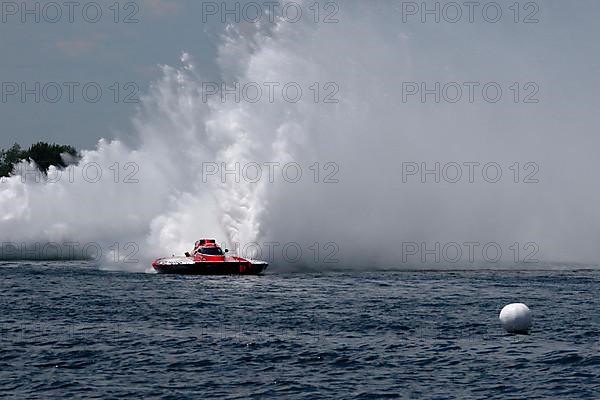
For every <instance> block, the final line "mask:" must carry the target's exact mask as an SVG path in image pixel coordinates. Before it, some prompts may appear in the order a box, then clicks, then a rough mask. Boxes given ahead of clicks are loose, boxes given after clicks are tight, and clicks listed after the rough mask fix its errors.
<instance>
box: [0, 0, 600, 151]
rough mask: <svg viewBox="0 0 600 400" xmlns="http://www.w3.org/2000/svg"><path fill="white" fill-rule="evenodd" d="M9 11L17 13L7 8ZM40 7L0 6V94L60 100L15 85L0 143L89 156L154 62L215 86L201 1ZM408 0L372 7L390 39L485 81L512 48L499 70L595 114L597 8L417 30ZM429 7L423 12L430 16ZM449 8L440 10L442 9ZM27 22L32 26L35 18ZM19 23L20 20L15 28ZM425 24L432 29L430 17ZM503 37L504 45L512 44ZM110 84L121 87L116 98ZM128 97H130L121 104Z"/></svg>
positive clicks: (154, 69)
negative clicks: (519, 74) (527, 71)
mask: <svg viewBox="0 0 600 400" xmlns="http://www.w3.org/2000/svg"><path fill="white" fill-rule="evenodd" d="M8 3H10V5H12V6H13V7H16V11H15V10H14V9H13V8H10V7H9V4H8ZM48 3H51V2H45V1H42V2H35V1H26V2H15V3H11V2H3V4H4V5H3V10H2V22H1V23H0V37H1V38H2V39H1V40H0V52H1V54H2V58H1V61H0V76H2V82H3V84H5V85H10V87H8V88H7V87H3V89H4V90H3V93H4V92H5V91H9V90H10V89H11V88H12V85H13V84H15V83H16V84H17V85H19V87H20V86H21V85H22V84H25V85H26V87H30V88H35V84H36V83H39V84H40V89H39V90H38V92H42V89H43V87H44V86H45V85H47V84H49V83H58V84H59V85H60V86H61V87H62V88H63V89H64V92H63V95H62V97H61V99H60V100H59V101H57V102H56V103H50V102H48V101H45V100H44V97H45V96H42V99H41V101H40V103H36V102H35V98H34V96H33V95H29V96H26V99H25V101H23V100H22V99H21V98H20V91H21V88H19V93H17V94H16V95H7V97H6V98H3V99H2V100H3V101H2V103H0V120H1V121H2V126H1V128H0V129H1V134H0V147H6V146H10V145H11V144H12V143H14V142H19V143H21V144H23V145H28V144H30V143H32V142H35V141H38V140H44V141H56V142H60V143H65V144H72V145H75V146H77V147H78V148H91V147H93V146H95V144H96V142H97V141H98V140H99V139H100V138H115V137H120V138H121V139H126V138H128V137H129V136H130V133H131V125H130V121H131V117H132V115H133V114H134V113H135V109H136V106H137V102H136V99H137V98H138V97H139V96H137V94H143V93H145V92H147V91H148V86H149V84H150V82H151V81H153V80H156V79H157V78H158V77H159V75H160V72H159V69H158V66H159V65H161V64H175V63H177V60H178V59H179V57H180V55H181V53H182V52H183V51H186V52H189V53H190V54H193V55H195V60H196V62H197V63H198V68H199V69H200V70H201V71H202V73H203V74H204V76H205V77H206V79H208V80H211V81H212V80H218V79H219V78H220V76H219V71H218V69H217V67H216V66H215V62H216V48H217V45H218V40H219V36H220V35H221V34H222V32H223V30H224V29H225V26H226V24H223V23H222V22H221V19H222V18H221V17H220V16H214V15H208V12H207V11H206V9H205V13H204V14H206V15H204V17H203V7H206V5H204V6H203V3H202V2H197V1H189V0H183V1H181V0H179V1H174V0H143V1H142V0H138V1H135V2H125V1H122V2H119V3H118V5H119V13H118V15H117V14H116V13H115V9H114V5H113V3H114V2H113V1H112V0H110V1H99V2H82V3H81V5H80V6H78V7H74V8H73V17H72V21H71V20H70V18H69V10H70V9H69V8H68V7H67V6H64V5H61V7H60V12H61V13H62V16H61V17H60V18H57V21H56V22H53V20H54V19H55V18H56V15H57V14H56V11H55V8H52V7H50V8H44V7H45V6H46V5H47V4H48ZM89 3H92V4H93V5H95V7H89V8H87V9H86V13H84V11H83V10H84V6H85V5H86V4H89ZM204 3H210V2H204ZM219 3H220V2H217V3H213V4H219ZM225 3H226V4H228V6H227V7H231V8H233V9H235V8H234V7H235V4H236V3H239V7H240V10H241V9H242V8H243V7H244V6H245V5H246V4H247V3H251V2H248V1H243V2H233V1H229V2H225ZM409 3H413V2H403V1H374V2H372V4H373V5H372V7H373V8H377V7H379V8H385V9H388V10H390V12H391V13H392V14H393V15H394V16H395V18H396V19H397V24H396V25H394V26H391V27H390V28H389V29H388V30H389V32H388V34H389V37H390V39H394V38H395V37H397V36H398V35H411V40H412V39H414V41H413V43H412V46H414V47H415V51H418V48H423V49H427V51H431V52H436V53H444V54H445V55H446V57H447V59H448V60H451V61H453V62H454V61H455V60H462V62H460V64H462V66H463V67H464V70H465V71H469V73H474V74H478V75H479V74H481V75H484V74H485V71H484V70H482V69H481V68H480V67H481V66H482V64H481V61H479V60H481V59H482V58H487V59H489V60H490V61H492V62H494V64H495V65H496V66H499V65H502V64H503V63H506V62H508V61H511V60H514V59H515V58H514V57H503V56H502V55H503V54H504V52H505V51H506V52H511V53H512V54H513V55H515V56H518V57H519V58H520V60H521V61H522V62H521V65H518V64H515V63H512V64H510V65H509V64H506V65H505V68H506V70H507V72H513V71H517V70H519V69H520V68H524V67H525V65H531V63H537V64H538V65H539V68H540V70H543V71H544V74H549V75H553V77H552V78H553V79H554V86H555V88H546V91H547V90H552V89H556V90H560V91H561V93H563V94H564V96H563V98H565V99H571V98H576V97H581V98H582V99H588V100H590V102H589V103H588V104H585V103H584V102H581V103H580V102H578V103H577V108H579V109H580V110H574V111H575V112H578V111H581V112H584V111H586V109H587V111H589V109H591V108H592V107H593V104H592V101H593V100H597V96H595V95H594V94H595V93H597V89H598V79H597V78H596V74H597V71H598V66H599V57H600V56H599V55H600V51H598V50H600V49H599V44H598V40H597V38H598V29H599V28H598V24H597V16H598V9H599V6H598V4H597V2H594V1H580V2H577V3H576V4H567V3H565V2H561V1H544V2H540V3H539V5H537V7H538V9H537V10H536V9H534V8H525V7H526V6H525V5H526V4H527V2H522V3H521V4H520V7H521V10H520V14H519V16H518V18H519V19H521V20H524V19H525V18H527V17H528V16H529V15H530V14H531V13H532V12H535V13H534V14H531V15H533V16H532V17H531V19H538V20H539V22H538V23H535V24H524V23H519V24H512V26H510V24H509V26H507V23H506V20H508V19H510V18H514V14H512V11H510V10H508V7H509V6H510V4H512V2H500V3H499V4H501V5H502V7H503V9H504V16H503V19H502V20H501V21H500V23H497V24H490V23H486V22H485V21H483V20H482V18H481V17H480V16H479V14H477V11H478V10H476V12H475V14H474V15H475V16H476V17H475V18H474V22H473V23H472V24H468V23H463V21H464V20H465V19H466V18H467V16H466V15H463V18H462V20H461V21H460V22H459V23H448V22H445V21H444V17H447V18H453V15H454V14H452V12H453V10H452V9H447V11H446V14H444V15H442V18H441V23H439V24H438V23H430V22H428V23H426V24H422V23H419V20H420V17H421V14H420V10H419V11H418V12H417V14H415V15H412V14H407V15H403V14H402V10H403V7H405V8H406V7H407V6H406V4H409ZM435 3H436V2H426V3H424V4H427V6H428V7H430V8H434V7H435ZM447 3H448V2H441V3H440V4H441V6H440V7H443V6H444V4H447ZM36 4H37V6H38V7H39V11H38V12H35V13H33V14H29V15H27V14H26V15H25V16H24V17H23V15H22V13H23V12H24V11H25V10H26V9H27V7H29V8H28V9H32V10H35V7H36ZM58 4H59V5H60V4H62V3H60V2H59V3H58ZM257 4H259V5H260V6H261V9H263V10H266V9H267V7H266V6H264V5H263V3H261V2H258V3H257ZM283 4H285V3H283ZM324 4H325V3H324ZM324 4H323V5H324ZM481 4H486V2H482V3H481ZM535 4H538V3H535ZM323 5H321V6H323ZM341 7H343V3H341ZM98 8H99V9H101V10H102V16H101V17H100V18H99V21H98V22H95V23H92V22H89V21H93V20H94V16H95V12H96V10H97V9H98ZM461 11H462V12H463V13H465V12H467V11H468V9H467V8H465V7H461ZM250 12H251V11H248V14H250ZM323 12H324V13H325V12H326V11H325V10H323ZM490 13H491V12H490ZM509 13H511V14H510V15H509ZM84 14H85V15H84ZM88 14H89V16H88ZM207 15H208V16H207ZM240 16H241V18H240V19H241V20H242V21H243V19H244V14H241V12H240ZM36 17H37V18H38V19H39V22H38V21H36V20H35V18H36ZM84 17H87V20H86V18H84ZM22 18H25V22H23V21H22ZM115 18H116V19H117V20H118V22H117V23H115ZM226 18H228V22H231V21H232V19H231V18H232V17H231V16H228V17H226ZM427 18H429V20H428V21H433V18H435V17H434V16H427ZM341 24H343V21H342V22H341ZM507 28H508V29H507ZM415 35H416V36H415ZM511 37H514V39H513V40H510V38H511ZM354 51H359V50H358V49H355V50H354ZM473 57H477V62H472V61H471V59H472V58H473ZM428 67H429V66H425V68H428ZM434 67H437V66H434ZM65 82H67V83H68V82H77V83H79V86H78V87H77V88H75V92H74V93H75V96H74V97H73V102H71V101H69V99H68V89H67V87H65V86H64V84H65ZM90 82H91V83H96V84H98V85H99V86H100V87H101V89H102V90H103V93H102V96H101V97H100V100H99V101H98V102H97V103H90V102H88V101H87V100H86V99H85V98H84V96H83V93H82V92H83V85H85V84H87V83H90ZM115 83H117V87H118V88H119V94H118V95H116V92H115V86H114V84H115ZM132 84H133V85H132ZM126 85H128V86H127V87H125V86H126ZM111 88H112V89H111ZM48 90H49V91H50V92H49V93H50V94H48V96H47V97H49V98H52V97H53V96H54V95H53V94H52V93H55V92H54V91H53V90H54V89H53V88H49V89H48ZM91 90H95V89H94V88H92V89H91ZM128 94H131V95H133V97H127V95H128ZM91 96H92V97H93V94H92V95H91ZM115 96H116V97H117V99H116V102H115ZM131 100H132V101H133V102H130V101H131ZM561 107H562V109H564V110H569V109H571V108H572V107H573V103H572V102H564V104H562V105H561ZM581 108H583V110H582V109H581ZM572 124H577V121H572ZM571 126H576V125H571Z"/></svg>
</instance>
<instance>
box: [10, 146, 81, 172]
mask: <svg viewBox="0 0 600 400" xmlns="http://www.w3.org/2000/svg"><path fill="white" fill-rule="evenodd" d="M62 154H68V155H70V156H72V157H74V158H78V153H77V150H76V149H75V148H74V147H73V146H67V145H59V144H56V143H52V144H49V143H45V142H38V143H35V144H33V145H31V147H29V148H28V149H27V150H23V149H22V148H21V146H20V145H19V144H18V143H15V144H14V145H13V146H12V147H11V148H10V149H8V150H4V149H0V177H7V176H9V175H10V174H11V172H12V171H13V169H14V167H15V165H16V164H17V163H18V162H19V161H21V160H28V161H33V162H35V164H36V165H37V167H38V169H39V170H40V171H41V172H42V173H44V174H47V173H48V168H50V166H55V167H58V168H66V167H67V166H68V165H69V164H70V163H67V162H65V160H63V157H62V156H61V155H62Z"/></svg>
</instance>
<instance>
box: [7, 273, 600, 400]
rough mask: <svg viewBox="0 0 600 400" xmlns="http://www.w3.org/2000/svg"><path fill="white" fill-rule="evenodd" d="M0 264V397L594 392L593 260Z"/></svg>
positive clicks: (598, 354)
mask: <svg viewBox="0 0 600 400" xmlns="http://www.w3.org/2000/svg"><path fill="white" fill-rule="evenodd" d="M0 273H1V274H2V277H1V278H0V296H1V297H0V299H1V306H2V314H1V316H0V330H1V341H2V342H1V343H2V346H1V350H0V397H2V398H15V399H17V398H18V399H22V398H29V399H47V398H71V397H77V398H144V399H150V398H173V399H175V398H177V399H179V398H181V399H210V398H215V399H222V398H240V399H242V398H269V397H270V398H291V399H305V398H332V399H352V398H355V399H371V398H407V399H408V398H410V399H413V398H437V399H447V398H448V399H471V398H477V399H494V398H498V399H509V398H520V399H524V398H527V399H533V398H553V399H556V398H561V399H562V398H564V399H575V398H590V399H591V398H598V396H600V351H599V345H600V337H599V335H600V311H599V310H600V300H599V293H600V272H598V271H596V272H594V271H521V272H517V271H496V272H494V271H480V272H477V271H463V272H389V271H388V272H362V273H360V272H352V273H341V272H336V273H334V272H330V273H294V274H291V273H290V274H278V273H276V272H274V271H270V272H269V273H268V274H266V275H264V276H260V277H211V278H206V277H178V276H162V275H153V274H143V273H125V272H107V271H101V270H98V269H95V268H93V267H91V266H89V265H81V263H77V264H76V263H71V264H69V263H47V264H43V263H28V264H23V263H21V264H4V265H2V266H0ZM515 301H521V302H525V303H527V304H528V305H529V306H530V308H531V309H532V311H533V312H534V315H535V320H534V328H533V330H532V332H531V334H530V335H528V336H512V335H508V334H506V333H504V332H503V330H502V329H501V328H500V326H499V324H498V321H497V316H498V313H499V311H500V309H501V307H502V306H503V305H505V304H507V303H510V302H515Z"/></svg>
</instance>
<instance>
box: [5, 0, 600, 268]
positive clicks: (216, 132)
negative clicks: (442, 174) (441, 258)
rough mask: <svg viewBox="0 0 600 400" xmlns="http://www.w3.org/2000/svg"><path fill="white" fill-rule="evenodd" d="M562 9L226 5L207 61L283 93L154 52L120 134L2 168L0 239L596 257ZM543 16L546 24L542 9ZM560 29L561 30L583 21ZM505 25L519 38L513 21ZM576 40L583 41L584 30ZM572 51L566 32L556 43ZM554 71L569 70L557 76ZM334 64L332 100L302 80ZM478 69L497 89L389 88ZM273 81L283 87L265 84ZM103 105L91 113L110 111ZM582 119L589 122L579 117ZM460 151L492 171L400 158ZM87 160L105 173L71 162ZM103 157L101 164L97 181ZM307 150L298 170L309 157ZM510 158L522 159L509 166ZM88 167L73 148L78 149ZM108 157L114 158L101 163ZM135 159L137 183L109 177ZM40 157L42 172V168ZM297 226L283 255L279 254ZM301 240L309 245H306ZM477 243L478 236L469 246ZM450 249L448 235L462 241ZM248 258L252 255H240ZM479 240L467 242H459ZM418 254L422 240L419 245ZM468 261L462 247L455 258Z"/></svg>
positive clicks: (599, 229)
mask: <svg viewBox="0 0 600 400" xmlns="http://www.w3.org/2000/svg"><path fill="white" fill-rule="evenodd" d="M558 14H560V10H558V11H557V10H555V9H554V8H553V7H548V8H547V9H546V10H545V11H543V12H542V14H540V19H541V21H542V22H540V23H539V24H532V25H527V26H525V25H522V24H521V25H515V24H514V23H512V22H511V21H505V20H503V21H501V22H500V23H498V24H490V23H486V22H485V21H476V22H475V23H473V24H469V23H463V24H444V23H440V24H422V23H402V16H401V14H400V11H399V8H395V7H392V8H391V9H390V7H389V5H388V6H386V4H385V3H383V2H369V3H366V2H348V3H344V4H343V6H342V5H341V6H340V11H339V14H338V15H337V19H338V20H339V22H338V23H334V24H324V23H315V22H314V21H313V20H311V18H303V19H302V20H300V21H299V22H297V23H289V22H285V21H279V22H278V23H276V24H274V25H268V24H267V25H265V24H260V25H253V24H244V23H242V24H239V25H229V26H228V27H227V28H226V29H224V34H223V36H222V38H221V44H220V47H219V59H218V62H219V66H220V68H221V71H222V78H223V81H224V82H229V83H232V82H240V83H242V84H244V83H248V82H256V83H258V84H259V85H261V86H262V84H264V83H265V82H278V83H281V85H284V84H285V83H288V82H295V83H297V84H298V85H299V86H300V87H301V88H303V89H304V93H303V96H302V99H301V100H300V101H298V102H290V101H285V100H284V99H283V98H282V97H281V96H280V95H277V96H276V97H275V99H274V101H273V102H271V101H269V98H268V96H266V95H263V96H262V97H261V98H260V100H259V101H257V102H255V103H251V102H248V101H244V99H242V100H241V101H235V100H234V99H233V96H229V97H227V98H226V99H225V101H224V102H223V101H221V98H220V96H208V97H207V96H206V93H204V94H203V87H204V88H205V85H204V86H203V83H205V81H204V80H203V73H202V71H201V70H198V68H197V67H196V65H197V63H196V62H195V61H194V59H195V58H199V57H201V56H202V55H196V54H188V53H183V54H182V57H181V60H180V63H178V64H176V65H175V66H163V67H162V73H163V75H162V77H160V78H159V79H157V80H156V82H155V83H154V84H153V85H152V86H151V87H150V88H148V91H147V94H146V95H145V96H144V97H143V98H142V102H141V105H140V109H139V111H138V113H137V114H136V115H135V116H134V117H133V118H134V126H135V130H136V138H137V140H136V141H135V143H134V144H133V145H126V144H125V143H124V142H122V141H110V142H109V141H100V142H99V143H98V145H97V147H96V148H95V149H92V150H88V151H84V152H83V154H82V155H83V158H82V160H81V161H80V163H79V166H75V167H72V168H73V170H72V173H73V174H74V176H75V179H73V181H71V180H69V179H66V178H65V177H64V176H63V179H60V180H59V181H58V182H56V183H43V182H42V183H36V182H34V181H33V180H32V179H25V182H23V179H22V177H21V176H14V177H11V178H9V179H7V180H6V181H5V182H3V183H2V184H0V224H1V229H0V241H2V242H15V243H28V244H30V245H32V244H35V243H42V244H43V243H46V242H58V243H63V242H79V243H82V244H84V243H89V242H94V243H100V244H101V247H102V248H103V249H110V248H111V246H112V245H113V244H114V243H117V244H118V246H117V247H118V248H119V250H120V251H119V254H114V251H112V252H109V253H108V254H104V259H105V260H106V264H107V265H109V266H110V265H111V264H116V265H115V267H116V268H131V269H142V270H143V269H146V268H147V266H148V262H149V260H151V259H153V258H156V257H158V256H166V255H171V254H181V253H183V252H184V251H186V250H189V249H190V248H191V246H192V244H193V242H194V241H195V240H196V239H198V238H200V237H215V238H217V239H218V240H220V241H223V242H225V244H227V245H228V246H230V247H235V244H236V243H238V244H239V247H243V246H244V245H245V244H248V243H251V242H258V243H259V244H264V243H271V242H277V243H279V244H280V245H279V247H277V248H276V250H275V251H274V253H273V254H272V259H270V260H269V261H271V262H272V263H273V264H274V265H275V266H278V264H279V267H281V268H295V267H300V266H309V267H319V268H324V267H328V266H331V264H327V263H324V262H323V261H324V257H325V256H326V255H327V254H328V253H329V252H330V249H331V248H330V249H327V248H325V246H326V245H327V244H331V243H333V244H335V246H336V248H337V249H338V250H337V251H336V252H335V253H336V254H335V257H334V258H335V259H336V260H338V262H337V263H335V266H338V267H363V268H364V267H384V266H390V267H393V266H409V265H411V262H412V263H413V264H420V263H421V258H420V255H421V253H420V252H419V253H418V254H416V255H414V256H412V258H408V259H407V260H405V262H402V257H403V248H404V249H406V248H405V246H403V245H402V244H403V243H418V244H421V243H426V244H427V246H428V247H429V248H433V247H435V244H436V243H440V244H441V246H443V245H444V244H447V243H458V244H462V243H465V242H478V243H480V244H481V245H483V244H485V243H488V242H493V243H497V244H499V246H500V247H501V249H502V250H503V255H502V260H504V261H509V262H510V261H512V260H513V255H514V254H513V253H512V252H509V250H508V249H509V246H511V245H512V244H514V243H518V247H519V248H521V253H520V255H519V257H518V260H517V261H519V262H520V261H522V259H523V257H524V255H525V254H527V253H528V252H527V251H526V250H524V249H523V246H524V245H525V244H527V243H534V244H535V245H536V246H537V248H538V251H536V254H535V258H536V259H539V260H544V261H557V262H559V261H575V262H584V263H595V262H597V259H598V258H597V257H598V250H597V245H596V242H597V238H598V237H599V234H600V224H599V223H598V222H599V221H600V213H599V211H598V207H597V204H598V200H600V199H599V196H598V189H597V180H598V178H597V176H596V174H595V173H594V172H595V171H596V170H597V167H598V165H597V164H598V161H597V156H596V149H597V148H598V144H599V143H598V141H599V139H598V135H597V134H595V133H594V132H591V128H589V127H590V126H593V124H592V122H591V121H593V118H594V114H593V112H594V111H593V110H592V107H591V106H590V104H592V103H593V100H594V98H593V95H592V94H590V92H586V91H579V92H576V94H577V96H573V94H574V92H575V89H574V86H575V87H583V84H584V83H585V82H590V81H592V80H593V82H597V78H594V75H593V68H591V67H585V66H584V67H581V66H579V67H578V68H579V69H580V70H578V71H577V74H576V75H577V76H575V77H574V76H573V74H572V69H570V68H569V63H568V61H566V60H568V59H569V57H571V56H574V55H573V54H571V53H570V51H571V50H565V52H562V53H560V54H559V53H557V52H555V51H554V50H553V49H555V46H556V43H557V41H561V42H563V43H562V44H561V47H562V48H565V49H568V47H569V46H568V45H565V44H564V41H565V40H566V39H565V38H564V37H563V36H561V29H562V28H564V27H566V28H568V27H569V24H570V23H573V22H570V21H569V20H555V21H553V19H556V18H557V15H558ZM551 21H553V22H555V23H556V24H558V26H559V27H561V29H550V28H549V27H548V26H546V25H545V24H544V22H551ZM579 34H580V33H578V32H577V31H575V32H573V39H572V40H574V41H576V40H578V39H582V37H579V36H578V35H579ZM517 39H518V40H517ZM586 40H590V39H589V38H587V39H586ZM573 51H575V49H574V50H573ZM567 78H568V81H567ZM315 82H316V83H319V85H320V87H321V89H322V88H323V86H324V85H325V84H326V83H329V82H334V83H335V84H336V85H337V86H338V87H339V91H338V92H337V93H336V94H335V99H336V100H338V101H337V102H336V103H325V102H323V101H322V99H323V97H324V95H325V92H322V93H321V96H320V98H319V101H315V99H314V96H313V92H311V91H309V90H308V88H309V87H311V85H313V84H314V83H315ZM406 82H417V83H421V82H426V83H427V87H428V88H431V87H434V86H435V82H441V85H442V86H443V85H444V83H447V82H459V83H460V82H480V83H481V86H483V85H484V84H485V83H486V82H495V83H497V84H498V85H499V86H500V87H501V88H502V89H503V97H502V99H501V100H500V101H498V102H495V103H492V102H488V101H485V100H484V99H483V98H482V97H481V92H480V91H479V92H476V93H478V95H477V96H476V97H475V99H474V101H473V102H470V101H468V100H466V99H465V98H466V94H463V96H464V97H463V99H462V100H460V101H457V102H455V103H452V102H448V101H444V100H441V101H439V102H436V101H435V100H434V96H427V97H426V98H425V102H422V101H421V97H420V95H416V96H412V97H408V98H404V99H403V94H404V93H403V84H405V83H406ZM515 82H517V83H519V86H520V87H521V88H523V86H524V85H525V84H526V83H528V82H534V83H535V84H536V85H537V86H538V87H539V92H538V93H537V94H536V96H537V97H536V98H537V99H538V100H539V101H538V102H537V103H523V102H522V101H521V100H522V97H523V96H524V94H523V93H521V94H520V95H519V99H518V100H519V101H518V102H515V101H514V100H513V92H512V91H511V90H510V89H509V87H511V85H513V84H514V83H515ZM276 93H281V92H276ZM108 117H109V116H107V118H108ZM586 127H587V128H586ZM289 162H295V163H298V164H299V165H300V166H301V167H302V173H303V175H302V179H300V180H299V181H298V182H296V183H290V182H287V181H286V180H284V179H282V176H281V169H278V170H277V172H276V175H275V180H274V182H270V181H269V180H268V179H267V177H266V168H264V167H263V177H262V179H260V180H259V181H258V182H256V183H252V182H249V181H248V180H245V179H241V180H240V181H239V182H236V181H235V179H233V178H228V179H225V180H224V181H223V180H222V179H220V176H219V175H217V176H216V177H215V176H210V177H208V179H203V174H202V171H203V168H206V165H207V163H216V164H217V165H220V164H221V163H228V164H229V165H233V164H235V163H239V164H240V165H242V166H244V165H248V164H249V163H258V164H260V165H264V163H279V164H280V165H284V164H286V163H289ZM471 162H478V163H480V165H484V164H487V163H496V164H498V165H500V166H501V170H502V177H501V179H499V180H498V181H497V182H496V183H490V182H488V181H486V180H485V179H483V178H482V175H481V167H479V168H477V169H476V170H475V173H476V175H475V178H474V182H472V183H471V182H469V181H468V179H467V177H466V176H465V174H466V173H467V169H466V168H464V169H463V170H462V173H463V178H462V179H461V180H459V181H458V182H456V183H450V182H448V181H447V180H445V179H440V182H439V183H437V182H435V178H434V177H433V176H431V175H426V176H425V178H426V179H425V182H424V183H423V182H422V178H421V175H420V174H416V175H410V176H405V177H404V178H405V179H403V173H402V172H403V163H415V164H416V165H418V166H419V167H421V166H422V163H425V164H426V166H427V167H428V168H434V165H435V163H440V164H441V165H446V164H448V163H458V164H459V165H463V163H471ZM92 163H96V165H97V166H99V167H100V169H101V171H102V172H103V174H104V175H103V179H101V180H100V181H99V182H97V183H89V182H87V181H86V180H84V179H82V176H83V174H84V173H87V172H89V171H83V169H84V168H86V167H85V166H87V165H90V164H92ZM115 163H118V166H117V167H116V169H117V170H118V171H119V173H120V174H119V179H118V183H115V179H114V178H115V176H114V170H115ZM315 163H319V170H320V173H321V175H320V177H319V178H320V179H319V182H318V183H315V181H314V176H313V173H314V172H313V170H310V169H309V167H310V166H312V165H314V164H315ZM327 163H334V164H335V165H336V166H337V167H339V171H337V173H336V174H335V179H337V180H338V182H337V183H325V182H323V176H324V175H326V174H327V172H328V171H326V170H324V166H325V164H327ZM515 163H519V167H518V168H517V169H518V170H519V172H520V174H519V177H518V179H517V181H518V182H516V183H515V179H514V171H513V170H511V169H510V167H511V166H513V165H514V164H515ZM527 163H533V164H535V165H536V166H537V167H539V171H538V172H537V173H536V174H535V179H537V180H538V182H537V183H524V182H523V179H524V176H525V175H527V173H528V172H531V170H525V169H524V166H525V164H527ZM87 168H89V167H87ZM111 168H112V169H111ZM133 171H135V174H134V178H135V179H137V180H138V181H139V182H138V183H131V182H130V183H125V182H124V181H125V179H126V177H127V176H128V174H130V173H131V172H133ZM52 173H54V171H50V174H52ZM128 243H135V244H136V245H137V246H138V247H139V252H138V253H137V254H138V256H137V257H136V258H137V259H139V263H138V264H125V263H122V262H116V263H115V262H114V261H119V260H122V258H123V257H124V254H126V253H127V252H128V251H127V249H125V246H126V245H127V244H128ZM286 243H298V244H299V246H300V248H301V249H302V256H301V259H300V261H298V262H295V263H290V262H288V261H287V260H285V259H284V257H282V252H281V248H282V247H283V246H284V245H285V244H286ZM315 243H316V244H317V247H318V248H319V249H320V253H319V255H318V256H316V255H315V252H314V251H310V250H309V248H310V247H311V245H313V244H315ZM479 249H481V247H479ZM463 250H464V247H463ZM256 256H262V257H263V258H265V256H266V254H265V253H264V245H263V253H262V254H257V255H256ZM475 258H477V259H480V258H481V250H478V252H475ZM427 260H428V261H432V258H428V259H427ZM465 263H467V257H466V255H463V257H462V258H461V259H460V260H459V262H458V264H457V265H464V264H465Z"/></svg>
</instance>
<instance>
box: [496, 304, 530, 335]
mask: <svg viewBox="0 0 600 400" xmlns="http://www.w3.org/2000/svg"><path fill="white" fill-rule="evenodd" d="M498 318H499V319H500V323H501V324H502V327H503V328H504V329H505V330H506V331H507V332H509V333H527V332H528V331H529V328H531V320H532V316H531V310H530V309H529V307H527V306H526V305H525V304H523V303H512V304H508V305H506V306H504V308H503V309H502V311H500V316H499V317H498Z"/></svg>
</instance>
